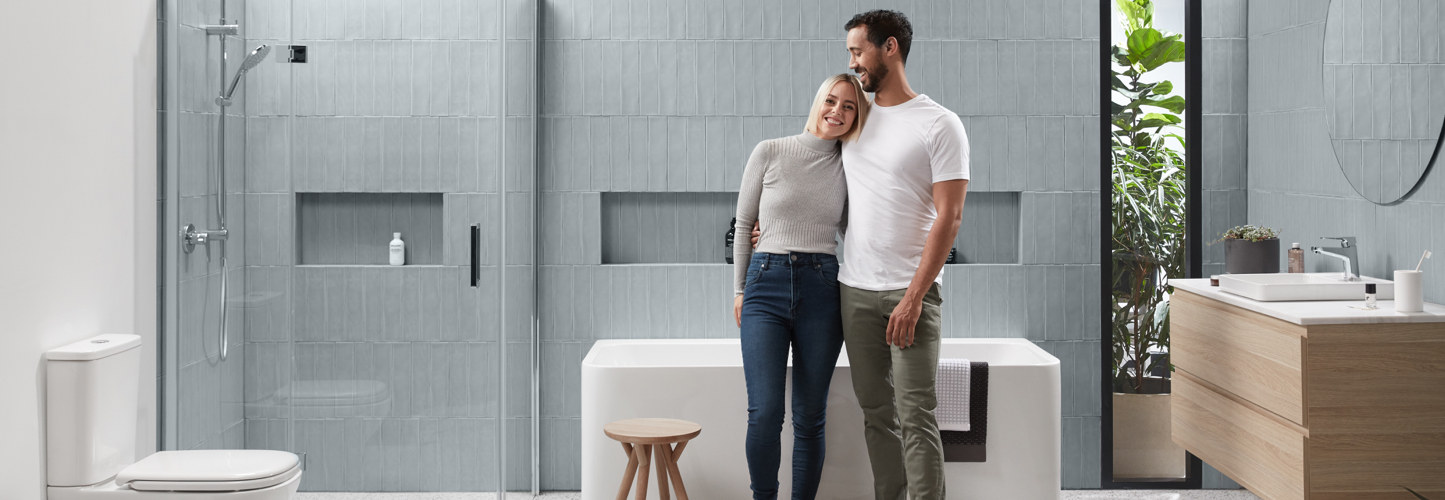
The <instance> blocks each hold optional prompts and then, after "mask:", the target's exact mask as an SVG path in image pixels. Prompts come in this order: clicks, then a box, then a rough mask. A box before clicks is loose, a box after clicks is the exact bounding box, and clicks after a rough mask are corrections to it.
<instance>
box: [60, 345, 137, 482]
mask: <svg viewBox="0 0 1445 500" xmlns="http://www.w3.org/2000/svg"><path fill="white" fill-rule="evenodd" d="M140 345H141V341H140V336H138V335H124V334H106V335H100V336H97V337H92V338H89V339H86V340H82V341H80V342H76V343H74V344H70V345H67V346H65V347H61V348H58V349H54V350H51V351H48V352H46V353H45V375H46V378H45V380H46V382H45V384H46V390H45V400H46V401H45V426H46V429H45V454H46V482H47V484H49V485H50V486H86V485H91V484H96V483H99V482H101V481H105V480H106V479H109V478H110V477H112V476H114V475H116V474H117V473H119V472H120V470H121V469H123V468H125V467H126V466H127V465H130V464H132V463H134V462H135V437H136V418H137V416H136V414H137V411H138V410H139V408H140V403H139V401H138V399H139V397H140V392H139V387H140V385H139V384H140V349H138V347H140Z"/></svg>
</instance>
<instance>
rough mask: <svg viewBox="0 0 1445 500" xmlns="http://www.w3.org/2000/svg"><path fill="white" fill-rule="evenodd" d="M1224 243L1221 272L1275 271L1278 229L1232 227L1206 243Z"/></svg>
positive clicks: (1276, 266) (1277, 267) (1277, 257)
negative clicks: (1222, 268)
mask: <svg viewBox="0 0 1445 500" xmlns="http://www.w3.org/2000/svg"><path fill="white" fill-rule="evenodd" d="M1221 241H1223V242H1224V271H1225V272H1227V273H1229V274H1258V273H1277V272H1279V231H1278V230H1275V229H1272V228H1268V227H1260V226H1252V225H1243V226H1235V227H1232V228H1230V229H1229V230H1228V231H1225V232H1224V235H1223V236H1220V237H1219V239H1217V240H1214V241H1213V242H1211V243H1210V244H1211V245H1212V244H1214V243H1219V242H1221Z"/></svg>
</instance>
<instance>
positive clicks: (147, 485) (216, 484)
mask: <svg viewBox="0 0 1445 500" xmlns="http://www.w3.org/2000/svg"><path fill="white" fill-rule="evenodd" d="M300 475H301V466H300V465H298V466H296V467H292V468H291V470H288V471H286V472H282V473H281V474H280V475H276V476H271V477H263V478H260V479H248V480H245V481H131V482H129V483H126V484H125V486H127V487H129V488H130V489H132V490H138V491H182V492H195V491H250V490H259V489H263V488H270V487H273V486H276V487H277V488H283V487H284V486H277V485H279V484H281V483H286V482H289V481H294V480H295V479H293V478H295V477H296V476H300Z"/></svg>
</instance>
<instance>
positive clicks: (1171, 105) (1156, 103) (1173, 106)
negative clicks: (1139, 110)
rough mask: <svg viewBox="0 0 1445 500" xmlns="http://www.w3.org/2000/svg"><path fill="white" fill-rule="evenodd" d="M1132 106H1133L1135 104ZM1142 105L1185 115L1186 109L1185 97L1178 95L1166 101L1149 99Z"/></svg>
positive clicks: (1165, 99)
mask: <svg viewBox="0 0 1445 500" xmlns="http://www.w3.org/2000/svg"><path fill="white" fill-rule="evenodd" d="M1130 104H1131V105H1132V104H1133V103H1130ZM1140 105H1141V106H1153V107H1156V108H1164V109H1167V110H1169V111H1172V112H1174V113H1183V112H1184V108H1185V104H1184V97H1182V96H1177V95H1171V96H1169V97H1166V98H1164V99H1149V100H1146V101H1144V102H1143V103H1141V104H1140Z"/></svg>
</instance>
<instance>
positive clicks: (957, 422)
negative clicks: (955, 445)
mask: <svg viewBox="0 0 1445 500" xmlns="http://www.w3.org/2000/svg"><path fill="white" fill-rule="evenodd" d="M969 366H970V365H969V362H968V360H966V359H940V360H938V390H937V393H938V409H937V411H935V412H934V413H933V414H934V415H935V416H936V417H937V418H938V430H940V431H967V430H968V388H969V380H968V377H969Z"/></svg>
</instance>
